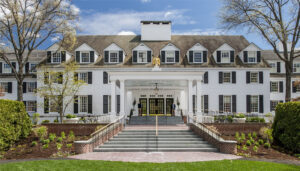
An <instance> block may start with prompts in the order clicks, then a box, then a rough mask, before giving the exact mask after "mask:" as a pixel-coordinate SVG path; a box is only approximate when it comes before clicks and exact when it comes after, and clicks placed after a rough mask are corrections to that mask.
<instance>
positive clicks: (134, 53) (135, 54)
mask: <svg viewBox="0 0 300 171" xmlns="http://www.w3.org/2000/svg"><path fill="white" fill-rule="evenodd" d="M132 62H134V63H137V51H136V50H134V51H133V57H132Z"/></svg>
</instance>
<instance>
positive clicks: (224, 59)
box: [216, 43, 234, 64]
mask: <svg viewBox="0 0 300 171" xmlns="http://www.w3.org/2000/svg"><path fill="white" fill-rule="evenodd" d="M216 61H217V63H224V64H229V63H233V62H234V49H233V48H232V47H231V46H229V45H228V44H226V43H225V44H223V45H222V46H221V47H219V48H218V49H217V52H216Z"/></svg>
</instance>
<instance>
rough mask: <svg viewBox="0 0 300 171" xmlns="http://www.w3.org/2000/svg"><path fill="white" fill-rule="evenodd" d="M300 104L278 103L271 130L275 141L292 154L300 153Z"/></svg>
mask: <svg viewBox="0 0 300 171" xmlns="http://www.w3.org/2000/svg"><path fill="white" fill-rule="evenodd" d="M299 123H300V102H288V103H279V104H278V105H277V106H276V111H275V118H274V123H273V125H272V128H273V133H272V135H273V137H274V139H275V141H276V142H277V143H278V144H280V145H281V146H283V147H284V148H285V149H287V150H290V151H292V152H294V153H299V152H300V143H299V142H300V134H299V132H300V124H299Z"/></svg>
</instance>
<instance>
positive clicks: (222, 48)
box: [216, 43, 234, 51]
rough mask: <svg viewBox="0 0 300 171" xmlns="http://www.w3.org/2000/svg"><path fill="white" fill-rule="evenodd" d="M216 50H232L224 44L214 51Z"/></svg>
mask: <svg viewBox="0 0 300 171" xmlns="http://www.w3.org/2000/svg"><path fill="white" fill-rule="evenodd" d="M218 50H221V51H222V50H234V49H233V48H232V47H231V46H229V45H228V44H227V43H224V44H223V45H222V46H220V47H219V48H218V49H217V50H216V51H218Z"/></svg>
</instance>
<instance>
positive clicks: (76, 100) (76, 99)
mask: <svg viewBox="0 0 300 171" xmlns="http://www.w3.org/2000/svg"><path fill="white" fill-rule="evenodd" d="M74 113H78V96H74Z"/></svg>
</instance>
